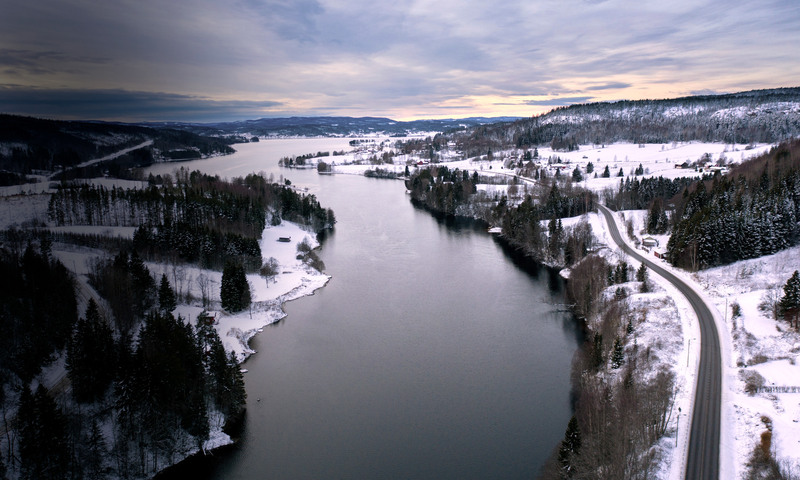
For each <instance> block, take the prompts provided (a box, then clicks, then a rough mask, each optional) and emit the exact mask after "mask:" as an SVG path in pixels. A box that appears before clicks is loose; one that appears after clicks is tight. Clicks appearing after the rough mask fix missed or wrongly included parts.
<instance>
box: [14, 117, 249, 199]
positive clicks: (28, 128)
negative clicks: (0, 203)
mask: <svg viewBox="0 0 800 480" xmlns="http://www.w3.org/2000/svg"><path fill="white" fill-rule="evenodd" d="M234 140H235V139H230V138H222V137H208V136H200V135H197V134H195V133H192V132H187V131H182V130H176V129H171V128H165V127H146V126H139V125H125V124H117V123H105V122H76V121H60V120H44V119H38V118H31V117H22V116H17V115H4V114H0V185H11V184H15V183H24V181H25V177H26V175H30V174H33V173H43V172H47V173H51V172H55V171H66V170H71V169H72V170H76V167H82V169H83V170H85V171H84V172H83V174H84V175H95V176H96V175H99V174H102V173H109V174H111V175H117V174H119V173H121V172H122V171H123V170H124V169H125V168H129V167H133V166H146V165H149V164H151V163H153V162H155V161H170V160H182V159H189V158H202V157H207V156H211V155H219V154H228V153H233V151H234V150H233V148H231V147H230V145H229V144H230V143H232V142H233V141H234ZM134 147H139V148H134ZM124 150H130V151H127V152H125V154H124V155H115V154H118V153H120V152H122V151H124ZM106 157H107V158H108V160H104V161H103V162H93V160H98V159H104V158H106ZM111 160H113V162H112V161H111ZM100 163H102V165H101V164H100ZM90 164H92V165H91V168H89V167H90ZM75 174H81V173H80V172H72V175H75Z"/></svg>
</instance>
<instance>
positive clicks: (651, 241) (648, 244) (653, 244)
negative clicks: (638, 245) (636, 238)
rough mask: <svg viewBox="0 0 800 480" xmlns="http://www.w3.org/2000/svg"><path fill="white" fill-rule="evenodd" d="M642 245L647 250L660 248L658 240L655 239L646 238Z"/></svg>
mask: <svg viewBox="0 0 800 480" xmlns="http://www.w3.org/2000/svg"><path fill="white" fill-rule="evenodd" d="M642 245H643V246H645V247H647V248H652V247H657V246H658V240H656V239H655V238H653V237H644V238H643V239H642Z"/></svg>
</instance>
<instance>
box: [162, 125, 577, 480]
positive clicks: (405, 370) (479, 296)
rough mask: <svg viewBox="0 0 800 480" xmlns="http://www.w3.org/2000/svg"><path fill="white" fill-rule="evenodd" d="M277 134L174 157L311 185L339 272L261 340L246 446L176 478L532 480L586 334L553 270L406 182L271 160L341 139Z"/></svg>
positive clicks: (252, 362)
mask: <svg viewBox="0 0 800 480" xmlns="http://www.w3.org/2000/svg"><path fill="white" fill-rule="evenodd" d="M271 142H272V141H263V142H260V143H257V144H247V145H236V146H235V147H236V148H237V150H239V153H237V154H235V155H233V156H229V157H218V158H213V159H208V160H200V161H195V162H188V163H183V164H181V166H184V167H187V168H190V169H201V170H203V171H205V172H208V173H218V174H220V176H223V177H232V176H237V175H244V174H246V173H249V172H253V171H256V172H257V171H264V172H266V173H268V174H269V173H273V174H274V175H275V176H276V178H277V177H278V176H279V175H283V176H284V177H286V178H288V179H290V180H291V181H292V182H293V183H294V184H297V185H301V186H303V187H306V188H308V189H309V192H311V193H314V194H315V195H317V198H318V199H319V200H320V202H321V203H322V205H323V206H324V207H326V208H328V207H329V208H332V209H333V210H334V212H335V214H336V218H337V221H338V223H337V225H336V228H335V230H334V231H333V232H332V233H331V234H329V235H327V237H326V238H325V240H324V241H323V242H322V246H321V248H320V251H319V253H320V257H321V258H322V260H323V261H324V262H325V264H326V273H328V274H330V275H332V279H331V281H330V282H329V283H328V285H327V286H325V287H324V288H322V289H320V290H318V291H317V292H316V293H315V294H314V295H313V296H309V297H305V298H302V299H299V300H296V301H293V302H290V303H288V304H287V305H286V306H285V309H286V311H287V313H288V316H287V317H286V318H285V319H283V320H282V321H281V322H279V323H278V324H276V325H274V326H273V327H272V328H267V329H265V330H264V332H263V333H261V334H260V335H258V336H256V337H255V338H254V340H253V342H252V345H253V347H254V348H255V349H256V350H257V352H258V353H256V354H255V355H253V356H252V357H251V358H250V359H249V360H248V361H247V362H246V365H245V366H246V368H247V369H248V370H249V372H248V373H247V374H246V375H245V381H246V386H247V394H248V401H247V417H246V422H245V426H244V430H243V433H242V438H241V442H240V443H239V444H238V445H237V446H236V447H234V448H232V449H229V450H227V451H225V452H223V453H222V454H218V455H216V456H215V458H214V459H213V460H211V461H202V462H194V463H192V464H190V466H189V467H187V468H186V469H184V470H182V471H180V473H179V474H178V475H179V476H180V477H182V478H187V477H186V475H189V474H190V475H192V477H193V478H198V479H226V480H231V479H304V478H309V479H311V478H315V479H319V478H352V479H373V478H404V479H407V478H413V479H450V478H452V479H465V478H476V479H483V478H504V479H506V478H533V477H535V476H536V475H537V474H538V472H539V470H540V468H541V465H542V464H543V462H544V460H545V459H546V457H547V456H549V455H550V454H551V452H552V451H553V449H554V448H556V447H557V445H558V443H559V441H560V440H561V438H563V435H564V430H565V429H566V425H567V422H568V420H569V417H570V415H571V410H570V397H569V394H570V384H569V381H570V363H571V359H572V355H573V353H574V352H575V350H576V348H577V345H578V342H579V341H580V338H579V337H580V334H579V332H578V328H577V327H576V326H575V324H574V322H573V321H572V320H571V317H570V315H569V314H567V313H565V312H564V311H563V308H562V307H561V306H560V304H561V303H563V293H562V290H561V282H560V280H559V279H558V277H557V276H555V275H553V274H552V273H551V272H549V271H548V270H546V269H542V268H539V267H537V266H535V265H532V264H530V263H529V262H525V261H524V260H520V259H518V258H516V257H515V256H514V255H513V254H512V253H511V252H509V251H507V250H506V249H505V248H504V247H503V246H502V245H501V243H500V242H498V241H497V240H496V239H495V238H493V237H492V236H491V235H489V234H487V233H486V232H485V231H483V230H482V229H481V228H478V227H476V226H474V225H471V224H469V223H468V222H467V223H465V222H453V221H450V222H445V221H441V220H437V219H436V218H434V217H433V216H431V215H430V214H429V213H427V212H425V211H422V210H419V209H417V208H414V207H413V206H412V205H411V203H410V201H409V198H408V196H407V195H406V193H405V189H404V187H403V184H402V183H401V182H398V181H391V180H379V179H368V178H365V177H360V176H347V175H334V176H330V175H318V174H317V173H316V172H315V171H311V170H287V169H280V168H279V167H278V166H277V161H278V158H280V157H281V156H284V155H287V154H294V155H296V154H302V153H309V152H316V151H319V150H327V149H334V148H335V149H337V150H338V149H342V148H346V146H347V140H341V139H339V140H322V139H316V140H280V141H275V142H283V144H282V145H278V144H277V143H276V144H272V143H271ZM336 142H340V143H339V144H337V143H336ZM174 168H175V166H172V165H158V166H156V167H154V168H153V169H152V170H151V171H153V172H155V173H165V172H168V171H170V170H172V169H174ZM264 253H265V255H269V253H268V252H264ZM187 469H191V472H188V471H187ZM176 478H178V477H176Z"/></svg>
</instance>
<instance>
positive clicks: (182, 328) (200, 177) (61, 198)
mask: <svg viewBox="0 0 800 480" xmlns="http://www.w3.org/2000/svg"><path fill="white" fill-rule="evenodd" d="M286 183H287V184H278V183H274V182H272V181H271V180H270V179H268V178H265V177H263V176H260V175H248V176H247V177H243V178H236V179H233V180H232V181H225V180H221V179H220V178H219V177H216V176H209V175H206V174H202V173H200V172H188V171H186V170H179V171H178V172H177V173H176V175H175V177H174V178H172V177H169V176H168V177H165V178H151V179H150V184H149V186H147V187H146V188H139V189H134V188H130V189H121V188H110V189H107V188H105V187H102V186H98V185H89V184H83V185H74V184H70V183H68V182H63V183H62V185H61V186H60V188H59V189H58V190H57V191H56V192H55V193H53V194H52V195H51V197H50V202H49V207H48V215H49V216H50V219H51V221H53V222H54V223H55V224H57V225H65V226H66V225H88V226H107V227H110V226H126V227H135V228H136V232H135V235H134V238H133V240H132V241H131V240H126V241H115V242H99V241H97V239H96V238H94V237H93V236H82V235H77V234H72V235H53V234H51V233H50V232H48V231H46V230H41V231H37V230H36V229H25V230H19V229H10V230H6V231H3V232H0V241H2V243H0V297H2V301H0V327H1V328H2V329H3V332H4V334H3V335H0V382H1V383H0V386H1V387H2V388H0V407H2V418H0V431H2V434H3V435H4V436H5V437H6V438H5V440H6V441H5V442H3V445H4V451H3V452H0V453H1V454H0V478H4V477H5V476H6V473H9V474H10V475H12V476H14V477H19V478H26V479H65V478H76V479H78V478H92V479H102V478H131V479H138V478H148V477H151V476H152V475H154V474H155V473H157V472H158V471H159V470H160V469H163V468H164V467H166V466H169V465H172V464H174V463H175V462H176V461H178V460H180V459H182V458H184V457H185V456H186V455H187V454H189V453H191V452H193V451H197V450H198V449H200V448H202V447H203V444H204V442H206V440H209V438H210V435H211V432H212V430H213V431H218V430H219V429H220V428H228V427H229V426H231V425H232V424H235V423H236V422H238V421H239V419H240V418H241V416H242V414H243V410H244V405H245V390H244V382H243V378H242V373H241V367H240V365H239V362H238V360H237V358H236V357H235V356H234V355H233V353H229V352H227V351H226V350H225V348H224V346H223V344H222V342H221V340H220V338H219V336H218V333H217V331H216V329H215V328H214V327H213V326H211V325H210V323H209V322H208V321H207V320H206V319H205V318H204V317H202V316H201V317H200V318H197V319H188V318H181V317H179V316H178V317H176V316H175V315H174V314H173V313H172V312H173V310H174V309H175V307H176V305H177V302H176V291H175V289H174V288H173V285H171V284H170V282H169V279H168V278H167V276H166V275H162V277H161V278H160V279H156V278H154V277H153V275H152V274H151V272H150V270H149V269H148V267H147V265H146V264H145V261H156V262H162V263H167V262H168V263H170V264H173V265H174V264H181V263H183V264H193V265H197V266H200V267H203V268H208V269H212V270H218V271H220V270H224V271H223V276H222V278H223V281H222V287H223V288H222V289H223V290H224V291H222V292H220V294H221V297H222V299H223V305H222V307H223V308H225V309H229V310H231V311H238V310H242V309H244V308H247V306H249V304H250V296H249V286H248V285H247V282H246V280H244V273H245V271H255V270H257V269H258V268H259V267H260V266H261V250H260V246H259V239H260V237H261V235H262V232H263V230H264V228H265V226H266V225H267V222H272V223H273V224H278V223H280V221H281V220H282V219H287V220H290V221H294V222H297V223H300V224H304V225H308V226H309V227H310V229H312V230H314V231H317V232H319V231H321V230H323V229H326V228H331V227H332V226H333V224H334V223H335V218H334V215H333V212H332V211H331V210H329V209H324V208H322V207H321V206H320V205H319V202H317V200H316V198H314V197H313V196H311V195H303V194H301V193H299V192H297V191H295V190H294V189H293V188H291V186H289V185H288V182H286ZM54 245H55V246H57V247H58V249H59V250H61V249H64V248H92V249H94V250H93V251H94V252H99V253H98V254H97V255H96V257H95V260H94V261H92V262H91V264H90V265H88V270H89V271H88V274H87V276H86V280H87V281H88V285H84V284H82V280H81V279H79V278H78V277H76V276H75V274H74V273H72V272H70V271H69V269H67V268H66V267H65V266H64V265H63V264H62V263H61V262H60V261H59V260H58V259H57V258H56V256H55V255H53V253H52V252H53V249H54ZM98 248H106V250H105V251H104V253H103V252H101V251H100V250H98ZM223 266H224V269H223ZM158 280H160V281H158ZM242 281H244V283H242ZM231 292H232V293H231ZM204 301H205V300H204ZM226 302H227V303H226ZM58 372H62V373H60V374H59V373H58ZM43 375H46V376H48V377H52V376H56V377H58V378H48V379H47V380H45V378H44V377H43ZM45 383H46V384H47V385H49V387H48V388H45V386H44V384H45Z"/></svg>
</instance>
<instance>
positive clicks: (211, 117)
mask: <svg viewBox="0 0 800 480" xmlns="http://www.w3.org/2000/svg"><path fill="white" fill-rule="evenodd" d="M279 106H281V103H280V102H275V101H269V100H263V101H240V100H213V99H209V98H204V97H197V96H191V95H182V94H174V93H160V92H137V91H127V90H73V89H38V88H27V87H19V86H13V85H0V109H2V111H3V113H15V114H24V115H33V116H41V117H47V118H66V119H71V118H76V119H95V120H116V121H127V122H136V121H146V120H152V121H190V122H203V121H219V120H243V119H247V118H254V117H259V116H264V115H265V113H266V112H268V111H269V110H270V109H273V108H275V107H279Z"/></svg>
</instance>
